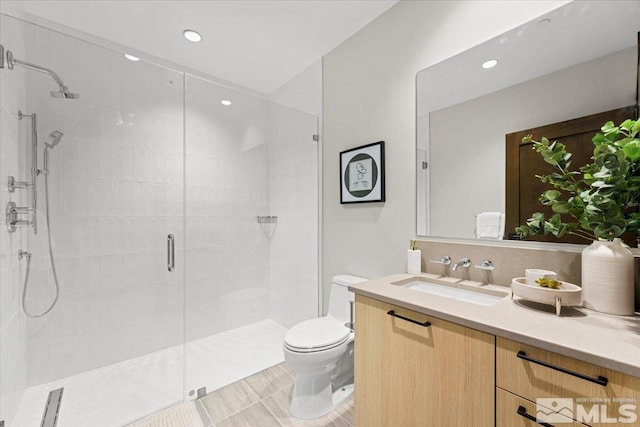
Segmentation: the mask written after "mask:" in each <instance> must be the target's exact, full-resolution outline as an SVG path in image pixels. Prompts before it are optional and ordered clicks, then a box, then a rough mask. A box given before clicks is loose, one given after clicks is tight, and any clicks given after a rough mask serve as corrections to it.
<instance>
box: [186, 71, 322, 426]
mask: <svg viewBox="0 0 640 427" xmlns="http://www.w3.org/2000/svg"><path fill="white" fill-rule="evenodd" d="M185 84H186V88H185V89H186V96H185V100H186V102H185V117H186V122H185V126H186V128H185V130H186V141H185V142H186V146H185V147H186V148H185V149H186V165H187V167H186V233H187V245H186V251H187V260H188V266H187V284H186V316H187V317H186V319H187V320H186V321H187V324H186V340H187V346H186V374H185V375H186V377H185V393H187V395H188V396H190V398H195V397H196V396H198V395H202V394H204V393H211V392H214V391H215V390H218V389H220V388H223V387H225V386H228V385H230V384H232V383H234V382H237V381H240V380H242V379H243V378H245V377H248V376H250V375H252V374H255V373H257V372H259V371H262V370H264V369H267V368H269V367H271V366H273V365H276V364H279V363H282V362H283V353H282V342H283V338H284V335H285V333H286V331H287V329H288V328H290V327H291V326H293V325H294V324H295V323H297V322H300V321H302V320H305V319H309V318H312V317H316V316H317V315H318V188H319V186H318V182H319V181H318V144H317V142H315V141H314V134H317V129H318V127H317V126H318V125H317V118H316V117H315V116H312V115H309V114H305V113H302V112H299V111H295V110H292V109H289V108H285V107H282V106H279V105H276V104H274V103H272V102H270V101H269V100H267V99H264V98H259V97H256V96H252V95H248V94H245V93H241V92H238V91H235V90H231V89H229V88H226V87H222V86H220V85H217V84H214V83H212V82H209V81H206V80H202V79H199V78H196V77H192V76H189V75H187V76H186V83H185ZM216 398H217V394H216V393H215V392H214V394H213V395H209V396H207V398H206V399H207V401H211V399H216ZM203 402H205V404H204V408H205V410H207V411H209V410H211V411H214V409H212V408H213V407H215V406H216V405H215V404H214V405H208V404H207V403H206V401H203ZM234 405H235V403H234ZM232 406H233V405H232ZM238 409H239V408H238ZM214 412H215V411H214ZM208 415H209V417H210V418H211V419H212V421H213V422H218V421H220V420H221V419H222V418H223V417H224V416H226V415H229V414H228V413H226V412H224V411H222V412H215V413H209V414H208Z"/></svg>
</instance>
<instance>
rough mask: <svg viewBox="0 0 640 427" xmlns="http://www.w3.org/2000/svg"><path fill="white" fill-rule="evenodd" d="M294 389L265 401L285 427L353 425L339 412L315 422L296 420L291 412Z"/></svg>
mask: <svg viewBox="0 0 640 427" xmlns="http://www.w3.org/2000/svg"><path fill="white" fill-rule="evenodd" d="M292 393H293V387H289V388H286V389H284V390H280V391H278V392H276V393H274V394H272V395H271V396H269V397H267V398H266V399H264V400H263V402H264V404H265V406H266V407H267V408H268V409H269V411H271V412H272V413H273V414H274V415H275V416H276V418H278V421H280V423H282V425H283V426H294V427H349V426H351V423H350V422H349V421H347V420H346V419H345V418H342V417H341V416H340V415H339V413H338V412H337V411H333V412H331V413H329V414H327V415H325V416H324V417H320V418H315V419H313V420H300V419H298V418H294V417H293V416H292V415H291V414H290V412H289V405H290V404H291V395H292Z"/></svg>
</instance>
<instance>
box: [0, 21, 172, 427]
mask: <svg viewBox="0 0 640 427" xmlns="http://www.w3.org/2000/svg"><path fill="white" fill-rule="evenodd" d="M1 18H2V28H3V33H2V34H3V36H4V34H5V33H4V30H5V28H11V32H12V34H13V33H14V32H15V34H20V35H21V36H22V40H23V43H22V44H21V43H18V42H15V43H14V42H13V41H12V40H7V41H6V42H5V40H4V37H3V40H2V44H4V46H5V48H6V49H11V50H12V52H13V55H14V56H15V57H16V58H20V59H23V60H26V61H28V62H31V63H34V64H38V65H39V66H42V67H46V68H49V69H52V70H55V71H56V73H57V74H59V75H60V76H61V78H62V79H63V80H64V81H65V84H66V85H67V86H68V87H69V89H70V91H71V92H73V93H78V94H79V97H78V98H76V99H64V98H57V97H52V96H51V95H50V91H55V90H56V89H57V88H58V87H57V85H56V84H55V82H54V81H53V80H52V79H51V78H50V77H49V76H48V75H46V74H43V73H37V72H34V71H31V70H24V69H21V68H19V67H18V66H16V67H15V68H14V70H8V69H3V70H2V71H1V73H2V79H3V80H2V84H3V88H4V87H6V86H4V85H5V81H7V82H8V81H9V80H13V81H12V82H11V83H10V87H14V86H11V85H13V84H15V85H16V86H15V87H21V88H22V91H21V92H20V93H19V94H17V95H16V96H15V98H12V100H15V103H11V102H9V103H7V104H4V103H5V98H4V97H3V98H2V100H3V108H4V107H5V105H6V107H7V108H8V109H9V111H6V112H4V114H3V120H4V121H5V122H7V124H8V125H10V126H11V129H14V128H15V129H17V130H18V132H17V134H16V135H10V136H11V138H8V140H3V141H2V145H3V146H4V145H5V143H9V144H13V143H15V144H16V148H15V150H16V152H17V153H22V152H23V151H24V153H25V154H24V156H25V157H24V158H23V157H20V156H21V154H18V157H17V159H18V160H20V161H21V162H22V164H24V168H23V170H18V171H16V172H15V173H16V175H19V176H16V179H18V180H28V179H29V177H28V170H29V168H30V167H31V165H30V161H31V156H30V152H29V150H28V149H27V150H24V149H23V148H22V147H28V146H29V145H30V144H31V140H30V132H28V131H25V129H26V130H28V129H29V126H30V123H31V122H30V120H32V118H28V117H26V116H27V115H31V116H32V117H33V115H34V114H35V115H36V117H37V132H38V145H37V154H38V158H39V160H38V168H39V169H44V164H43V163H42V161H43V154H44V152H45V143H50V145H52V147H50V148H49V149H47V155H48V159H49V163H48V165H49V167H48V175H45V174H44V173H41V174H39V175H38V177H37V188H38V192H37V194H38V209H37V212H36V214H35V218H36V220H37V222H38V233H37V234H34V233H33V230H32V229H26V228H20V233H22V235H23V239H22V241H16V240H15V238H13V237H10V239H13V240H12V245H11V247H10V248H9V250H7V258H8V259H10V260H11V262H12V265H13V264H15V265H16V274H15V275H12V276H11V277H9V278H8V279H9V280H10V283H8V284H6V285H7V286H9V287H10V289H12V291H11V292H12V295H13V298H14V300H12V301H11V304H12V308H13V309H14V312H15V315H16V316H18V317H17V318H18V319H19V320H20V322H22V324H23V325H24V330H23V332H24V336H23V337H22V338H20V340H21V341H20V342H10V341H8V340H6V339H5V340H4V341H3V342H2V345H3V347H4V349H3V351H9V352H12V354H13V353H15V354H16V356H17V357H22V358H23V360H21V361H20V362H19V363H23V364H24V365H19V364H18V365H17V366H19V367H20V366H24V371H20V373H21V374H23V378H24V384H23V386H22V387H21V388H20V389H19V391H18V393H17V394H15V396H17V397H18V398H16V399H14V400H11V401H7V404H9V405H12V408H5V407H3V409H2V410H3V416H4V413H6V414H7V415H6V418H5V421H6V422H7V423H6V424H5V427H8V426H16V427H19V426H24V427H31V426H34V427H35V426H40V425H41V424H40V423H41V420H42V418H43V413H44V412H45V404H46V402H47V399H48V397H49V394H50V392H52V391H55V390H59V389H63V392H62V400H61V404H60V413H59V416H58V424H57V425H58V426H59V427H65V426H69V427H75V426H92V427H95V426H118V425H124V424H127V423H129V422H132V421H134V420H136V419H139V418H142V417H144V416H146V415H149V414H151V413H153V412H156V411H158V410H161V409H163V408H165V407H167V406H170V405H172V404H175V403H177V402H180V401H182V400H183V398H184V394H183V366H184V363H183V344H184V332H183V331H184V271H185V270H184V251H183V246H184V231H183V229H184V217H183V206H184V205H183V194H184V181H183V176H184V173H183V167H184V166H183V162H184V149H183V75H182V74H181V73H177V72H175V71H170V70H167V69H163V68H161V67H158V66H155V65H153V64H150V63H146V62H144V61H138V62H132V61H129V60H127V59H126V58H125V57H124V56H123V55H122V53H119V52H113V51H110V50H108V49H105V48H102V47H98V46H96V45H93V44H90V43H86V42H83V41H81V40H78V39H75V38H72V37H68V36H64V35H62V34H60V33H56V32H54V31H50V30H48V29H45V28H43V27H39V26H35V25H32V24H29V23H25V22H23V21H19V20H16V19H13V18H10V17H7V16H4V15H3V16H2V17H1ZM19 79H23V82H21V81H20V80H19ZM18 108H19V109H20V110H21V111H22V113H24V114H25V116H24V117H23V118H22V120H20V119H19V117H18V113H17V111H15V110H16V109H18ZM54 131H58V132H59V133H60V134H62V137H61V139H60V140H59V141H58V143H57V144H54V143H52V140H51V139H48V138H49V136H50V135H51V134H52V133H53V132H54ZM56 135H57V134H56ZM5 136H6V135H3V137H5ZM13 136H17V138H13ZM2 155H3V162H4V160H5V159H4V156H5V155H12V152H6V151H4V152H3V153H2ZM45 177H46V181H45ZM5 178H6V177H5ZM3 180H4V179H3ZM47 187H48V198H49V203H48V205H47V202H46V196H47V192H46V191H45V189H46V188H47ZM1 191H2V192H3V199H6V194H7V193H6V189H5V188H2V189H1ZM14 194H15V196H14V195H12V196H11V197H23V196H24V195H22V196H18V193H17V192H16V193H14ZM26 200H27V198H26V197H24V198H23V199H16V201H18V202H19V203H26V202H25V201H26ZM47 216H48V217H49V219H48V220H47ZM47 222H48V223H49V224H50V235H51V239H50V241H49V239H48V233H47ZM170 235H172V238H170V237H169V236H170ZM7 237H9V233H8V231H6V229H4V230H3V231H2V239H6V238H7ZM50 247H51V251H50V250H49V248H50ZM19 248H21V249H24V250H26V251H29V252H30V253H31V254H32V256H31V265H30V275H29V281H28V284H27V286H28V288H27V293H26V298H25V306H26V308H27V309H28V311H29V312H31V313H34V314H41V313H44V312H45V311H46V309H47V308H48V307H49V306H50V305H51V303H52V302H53V301H54V300H55V296H56V283H55V282H56V281H55V278H54V275H53V271H52V263H51V260H50V255H49V253H50V252H51V254H52V257H53V259H54V262H55V267H56V271H57V278H58V283H59V298H58V300H57V302H56V304H55V306H54V307H53V308H52V310H51V311H50V312H49V313H47V314H45V315H43V316H42V317H29V316H27V315H26V314H25V310H24V307H22V306H21V302H20V298H19V297H16V295H18V296H19V295H20V294H21V292H22V290H23V289H24V286H23V282H22V281H23V279H24V277H25V273H26V264H25V261H24V260H21V261H18V259H17V250H18V249H19ZM171 264H173V265H171ZM170 270H171V271H170ZM2 280H3V284H2V285H3V286H2V287H3V288H4V287H5V283H4V280H5V277H3V278H2ZM2 310H3V314H4V311H5V307H4V306H3V307H2ZM16 345H18V346H24V347H23V348H24V349H25V350H24V355H23V356H21V355H20V351H21V350H20V347H16ZM3 356H4V353H3ZM3 359H4V357H3ZM2 363H3V364H5V362H4V361H3V362H2ZM5 411H6V412H5Z"/></svg>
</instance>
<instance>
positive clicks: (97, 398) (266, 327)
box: [8, 320, 287, 427]
mask: <svg viewBox="0 0 640 427" xmlns="http://www.w3.org/2000/svg"><path fill="white" fill-rule="evenodd" d="M286 331H287V330H286V328H284V327H283V326H281V325H280V324H278V323H276V322H274V321H272V320H263V321H260V322H257V323H253V324H251V325H247V326H243V327H240V328H237V329H233V330H230V331H226V332H223V333H220V334H217V335H212V336H209V337H206V338H202V339H199V340H196V341H191V342H189V343H187V345H186V355H185V347H183V346H175V347H171V348H168V349H164V350H161V351H157V352H155V353H150V354H147V355H145V356H141V357H137V358H135V359H130V360H126V361H124V362H120V363H116V364H113V365H109V366H105V367H102V368H99V369H94V370H92V371H87V372H83V373H81V374H77V375H74V376H71V377H67V378H63V379H60V380H55V381H52V382H49V383H46V384H40V385H37V386H34V387H30V388H29V389H28V390H27V391H26V393H25V395H24V397H23V399H22V402H21V404H20V407H19V408H18V413H17V414H16V417H15V419H14V422H13V424H12V425H11V427H37V426H40V422H41V419H42V415H43V412H44V407H45V403H46V401H47V397H48V395H49V392H50V391H51V390H54V389H57V388H60V387H64V393H63V397H62V402H61V405H60V414H59V417H58V424H57V426H58V427H78V426H92V427H101V426H104V427H114V426H121V425H125V424H127V423H130V422H132V421H135V420H137V419H140V418H143V417H145V416H147V415H149V414H151V413H153V412H156V411H158V410H160V409H163V408H166V407H169V406H171V405H174V404H175V403H177V402H180V401H182V400H183V390H186V392H185V395H184V396H185V397H186V399H187V400H190V399H194V398H195V397H196V396H195V394H194V395H193V396H189V392H190V391H191V390H194V391H195V390H197V389H199V388H201V387H206V388H207V392H211V391H213V390H217V389H219V388H222V387H224V386H226V385H228V384H231V383H233V382H236V381H238V380H241V379H243V378H246V377H248V376H250V375H252V374H255V373H256V372H259V371H262V370H264V369H266V368H268V367H270V366H273V365H276V364H278V363H281V362H282V361H283V360H284V357H283V354H282V341H283V340H284V335H285V333H286ZM185 357H186V368H184V369H183V366H184V365H185V364H184V363H183V361H184V360H185ZM185 371H186V372H185ZM8 427H9V426H8Z"/></svg>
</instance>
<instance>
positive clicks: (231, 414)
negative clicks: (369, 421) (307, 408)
mask: <svg viewBox="0 0 640 427" xmlns="http://www.w3.org/2000/svg"><path fill="white" fill-rule="evenodd" d="M294 375H295V374H294V373H293V372H292V371H291V370H290V369H289V368H288V367H287V366H285V364H284V363H281V364H279V365H275V366H273V367H271V368H269V369H265V370H264V371H261V372H258V373H257V374H255V375H252V376H250V377H247V378H245V379H244V380H241V381H238V382H235V383H233V384H230V385H228V386H226V387H223V388H221V389H219V390H216V391H213V392H211V393H209V394H207V395H206V396H205V397H203V398H201V399H198V400H195V401H191V402H186V403H182V404H179V405H176V406H173V407H171V408H169V409H167V410H165V411H162V412H159V413H157V414H154V415H152V416H150V417H147V418H145V419H143V420H140V421H138V422H136V423H133V424H131V425H130V427H271V426H273V427H283V426H287V427H289V426H291V427H350V426H352V425H353V397H351V398H350V399H349V400H348V401H347V402H345V403H344V404H343V405H342V406H340V407H339V408H337V409H336V410H335V411H333V412H331V413H330V414H327V415H325V416H324V417H322V418H317V419H315V420H299V419H296V418H293V417H292V416H291V415H290V414H289V403H290V402H291V393H292V392H293V384H294V382H295V376H294Z"/></svg>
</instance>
